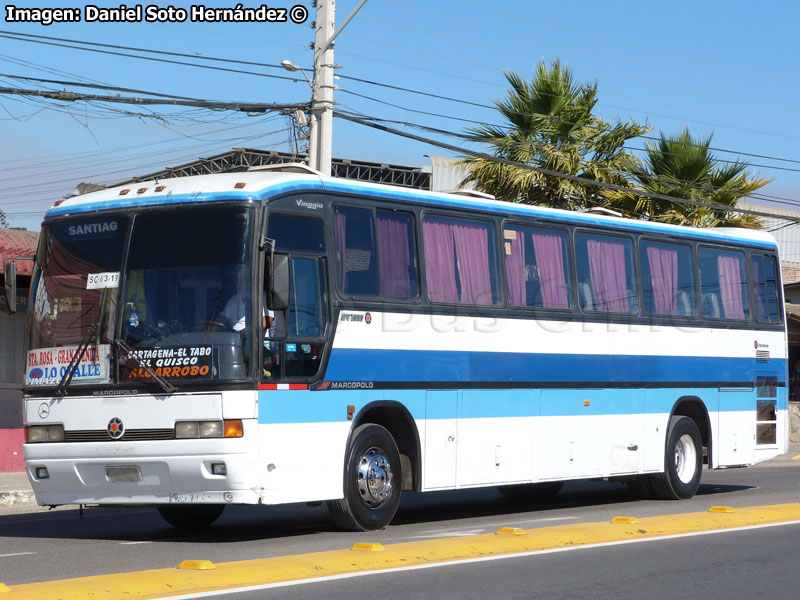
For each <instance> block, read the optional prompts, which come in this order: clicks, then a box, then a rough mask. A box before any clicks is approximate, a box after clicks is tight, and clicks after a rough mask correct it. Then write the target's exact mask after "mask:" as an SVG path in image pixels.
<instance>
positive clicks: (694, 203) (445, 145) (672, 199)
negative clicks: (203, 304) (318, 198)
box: [334, 111, 800, 223]
mask: <svg viewBox="0 0 800 600" xmlns="http://www.w3.org/2000/svg"><path fill="white" fill-rule="evenodd" d="M334 116H337V117H339V118H342V119H345V120H347V121H352V122H354V123H359V124H361V125H365V126H367V127H372V128H373V129H378V130H380V131H385V132H387V133H391V134H393V135H399V136H402V137H405V138H408V139H412V140H416V141H419V142H423V143H426V144H431V145H433V146H438V147H440V148H444V149H446V150H450V151H451V152H456V153H460V154H466V155H469V156H474V157H476V158H484V159H486V160H491V161H494V162H499V163H502V164H506V165H509V166H513V167H518V168H521V169H527V170H530V171H535V172H537V173H541V174H542V175H549V176H550V177H557V178H562V179H567V180H570V181H575V182H577V183H583V184H587V185H592V186H596V187H600V188H605V189H610V190H616V191H622V192H631V193H635V194H638V195H641V196H645V197H648V198H654V199H657V200H666V201H668V202H674V203H675V204H682V205H686V206H697V207H705V208H711V209H712V210H721V211H725V212H738V213H742V214H750V215H754V216H761V217H774V216H775V215H773V214H771V213H766V212H762V211H755V210H749V209H742V208H737V207H735V206H726V205H723V204H717V203H714V202H703V201H699V200H687V199H684V198H675V197H673V196H667V195H666V194H658V193H656V192H650V191H648V190H643V189H641V188H626V187H623V186H621V185H615V184H613V183H607V182H603V181H596V180H592V179H586V178H585V177H580V176H578V175H572V174H569V173H562V172H560V171H553V170H551V169H545V168H543V167H536V166H533V165H527V164H524V163H520V162H516V161H513V160H509V159H507V158H503V157H501V156H493V155H491V154H486V153H485V152H477V151H475V150H470V149H468V148H463V147H460V146H456V145H453V144H448V143H446V142H440V141H438V140H434V139H432V138H425V137H422V136H418V135H415V134H413V133H408V132H405V131H400V130H399V129H394V128H392V127H387V126H385V125H381V124H379V123H376V122H375V121H374V120H372V119H370V118H369V117H367V118H364V117H361V116H357V115H351V114H349V113H345V112H342V111H334ZM450 133H451V134H452V135H456V136H458V135H459V134H454V133H452V132H450ZM786 220H793V221H796V222H798V223H800V216H798V217H786Z"/></svg>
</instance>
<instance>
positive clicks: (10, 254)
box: [0, 229, 39, 275]
mask: <svg viewBox="0 0 800 600" xmlns="http://www.w3.org/2000/svg"><path fill="white" fill-rule="evenodd" d="M38 244H39V232H38V231H25V230H23V229H0V273H2V272H3V268H4V267H3V265H4V264H5V261H6V259H9V258H14V257H16V256H31V255H33V254H36V247H37V246H38ZM17 274H18V275H32V274H33V261H32V260H20V261H17Z"/></svg>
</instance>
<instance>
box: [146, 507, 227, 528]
mask: <svg viewBox="0 0 800 600" xmlns="http://www.w3.org/2000/svg"><path fill="white" fill-rule="evenodd" d="M223 510H225V505H224V504H184V505H169V506H159V507H158V514H160V515H161V518H162V519H164V520H165V521H166V522H167V523H169V524H170V525H172V526H173V527H177V528H178V529H185V530H191V531H197V530H200V529H205V528H206V527H208V526H209V525H211V524H212V523H213V522H214V521H216V520H217V519H218V518H219V516H220V515H221V514H222V511H223Z"/></svg>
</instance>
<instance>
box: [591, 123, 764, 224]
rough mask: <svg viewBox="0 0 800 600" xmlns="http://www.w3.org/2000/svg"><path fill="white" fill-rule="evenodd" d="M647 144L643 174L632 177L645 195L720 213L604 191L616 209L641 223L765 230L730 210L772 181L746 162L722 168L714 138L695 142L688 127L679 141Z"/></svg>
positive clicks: (669, 139) (751, 218)
mask: <svg viewBox="0 0 800 600" xmlns="http://www.w3.org/2000/svg"><path fill="white" fill-rule="evenodd" d="M660 137H661V139H660V140H658V141H657V142H655V143H653V142H648V143H647V144H645V152H646V159H645V164H644V167H643V168H639V169H636V170H634V171H632V173H631V175H632V177H633V179H634V180H635V181H636V183H638V184H639V185H640V186H641V187H642V188H643V189H644V190H647V191H649V192H654V193H656V194H661V195H665V196H670V197H673V198H682V199H685V200H690V201H701V202H704V203H709V204H715V205H718V206H719V207H705V206H697V205H694V204H685V203H680V202H671V201H669V200H660V199H654V198H648V197H645V196H641V195H637V194H636V192H635V191H633V190H632V191H630V192H628V191H625V192H621V191H613V190H604V191H603V195H604V196H605V197H606V198H607V199H608V200H609V202H610V203H611V205H612V206H614V208H617V209H619V210H622V211H623V212H626V213H628V214H631V215H636V216H638V217H639V218H645V219H649V220H653V221H660V222H663V223H675V224H678V225H692V226H694V227H724V226H726V227H747V228H751V229H758V228H760V227H761V223H760V221H759V219H758V218H757V217H755V216H753V215H745V214H741V213H737V212H735V211H731V210H729V208H728V207H735V206H736V202H737V201H738V200H739V199H740V198H743V197H745V196H747V195H749V194H751V193H752V192H754V191H756V190H758V189H760V188H762V187H764V186H765V185H767V184H768V183H770V181H772V180H771V179H765V178H763V177H756V176H753V175H751V174H750V173H749V172H748V171H747V168H748V167H749V165H748V164H747V163H745V162H735V163H724V164H723V163H720V162H719V161H718V160H717V158H716V156H714V154H713V152H711V150H710V146H711V137H712V136H711V135H709V136H707V137H705V138H702V137H697V138H695V137H693V136H692V134H691V133H690V132H689V128H688V127H686V128H684V129H683V131H682V132H681V133H680V134H678V135H676V136H666V135H664V134H663V133H662V134H661V136H660Z"/></svg>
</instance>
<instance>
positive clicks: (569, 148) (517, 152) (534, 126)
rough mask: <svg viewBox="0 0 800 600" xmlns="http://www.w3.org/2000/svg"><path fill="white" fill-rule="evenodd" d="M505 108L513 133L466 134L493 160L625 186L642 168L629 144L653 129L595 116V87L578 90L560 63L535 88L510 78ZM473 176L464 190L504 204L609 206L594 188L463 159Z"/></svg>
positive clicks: (540, 70)
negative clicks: (485, 147) (491, 153)
mask: <svg viewBox="0 0 800 600" xmlns="http://www.w3.org/2000/svg"><path fill="white" fill-rule="evenodd" d="M506 80H507V81H508V84H509V86H510V87H509V89H508V96H507V98H506V99H505V100H502V101H501V100H495V102H494V104H495V106H496V107H497V110H498V111H499V112H500V114H501V115H502V117H503V118H504V119H505V121H507V122H508V125H507V126H505V127H499V126H492V125H482V126H480V127H477V128H474V129H470V130H468V137H469V139H470V140H471V141H475V142H481V143H484V144H488V145H490V146H492V147H493V149H494V155H495V156H498V157H501V158H505V159H508V160H511V161H514V162H519V163H523V164H525V165H531V166H533V167H539V168H542V169H547V170H550V171H556V172H559V173H566V174H570V175H576V176H579V177H581V178H584V179H590V180H593V181H602V182H608V183H614V184H617V185H623V186H628V182H627V179H626V178H625V176H624V174H625V173H627V172H630V171H632V170H634V169H637V168H638V167H639V164H638V161H637V159H636V157H635V156H633V155H632V154H630V153H628V152H626V151H625V150H624V149H623V145H624V144H625V142H626V141H627V140H629V139H631V138H634V137H637V136H639V135H642V134H644V133H646V132H648V131H650V128H649V127H647V126H646V125H640V124H638V123H635V122H633V121H628V122H626V123H622V122H617V123H616V124H614V125H609V124H608V123H606V122H605V121H603V120H602V119H601V118H600V117H597V116H595V115H593V114H592V111H593V110H594V108H595V105H596V104H597V83H593V84H591V85H590V84H578V83H575V82H574V81H573V76H572V71H571V70H570V69H569V68H568V67H565V66H562V65H561V63H560V62H559V61H558V60H555V61H553V63H552V64H551V65H550V66H549V67H548V66H547V65H546V64H545V63H544V62H541V63H539V64H538V65H537V67H536V71H535V74H534V77H533V79H532V80H531V81H525V80H524V79H523V78H522V77H520V76H519V75H518V74H516V73H513V72H509V73H506ZM461 163H462V164H464V165H465V166H467V167H468V168H469V169H470V174H469V175H468V176H467V177H466V179H465V180H464V183H467V182H473V183H475V184H476V187H477V188H478V189H479V190H481V191H484V192H488V193H490V194H494V196H495V197H497V198H498V199H501V200H507V201H510V202H522V203H525V204H542V205H546V206H557V207H563V208H581V207H586V206H588V205H594V204H598V203H600V204H602V203H603V202H604V201H605V198H604V197H603V196H602V195H601V194H600V193H599V188H598V187H597V186H593V185H591V184H586V183H581V182H575V181H570V180H568V179H565V178H563V177H558V176H552V175H545V174H543V173H541V172H537V171H534V170H531V169H526V168H524V167H518V166H514V165H508V164H503V163H499V162H497V161H493V160H491V159H488V158H479V157H464V158H463V159H462V161H461Z"/></svg>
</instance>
